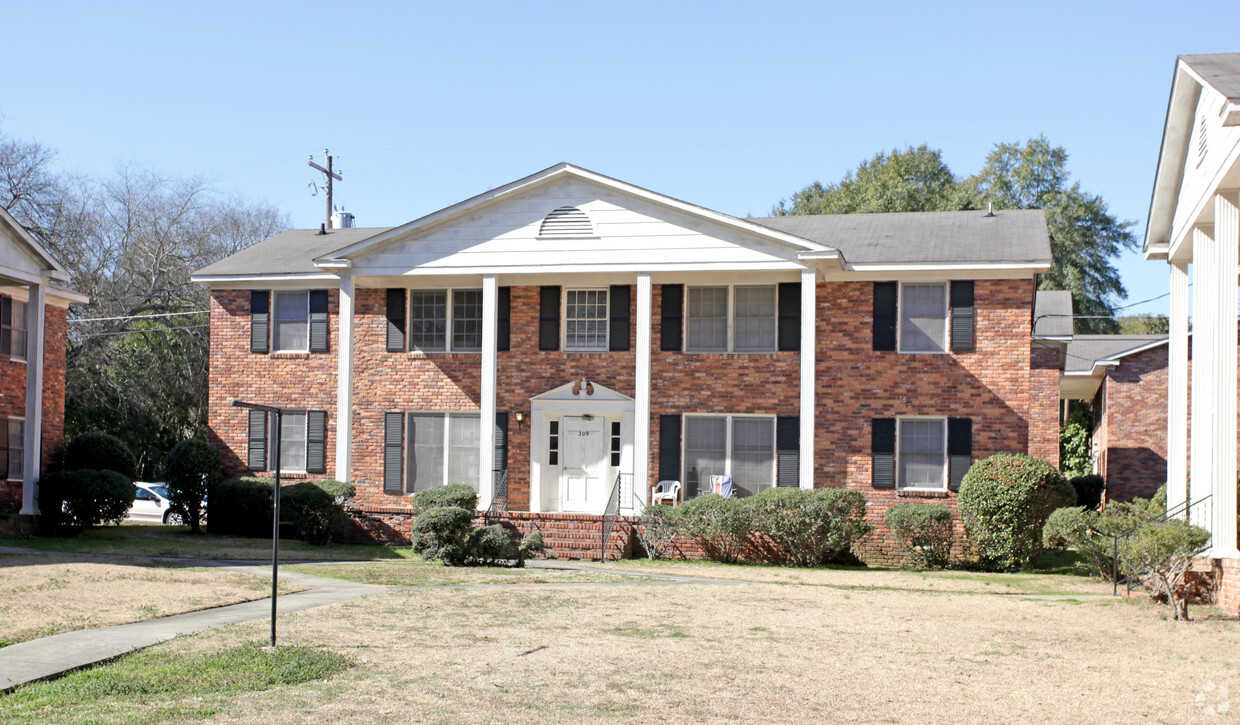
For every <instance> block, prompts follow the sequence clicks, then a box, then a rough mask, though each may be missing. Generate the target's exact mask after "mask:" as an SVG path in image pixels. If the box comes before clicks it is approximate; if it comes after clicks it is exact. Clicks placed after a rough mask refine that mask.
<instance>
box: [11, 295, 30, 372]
mask: <svg viewBox="0 0 1240 725" xmlns="http://www.w3.org/2000/svg"><path fill="white" fill-rule="evenodd" d="M26 311H27V306H26V303H25V302H22V301H20V300H13V325H12V333H11V334H12V337H11V338H10V340H11V344H12V348H11V349H12V355H13V359H14V360H25V359H26V340H27V338H28V337H29V330H27V329H26V328H27V326H28V325H27V323H26V321H27V317H26Z"/></svg>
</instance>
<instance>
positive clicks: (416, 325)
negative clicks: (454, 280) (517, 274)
mask: <svg viewBox="0 0 1240 725" xmlns="http://www.w3.org/2000/svg"><path fill="white" fill-rule="evenodd" d="M409 347H410V349H411V350H421V351H422V352H478V351H479V350H481V349H482V290H480V289H440V290H416V289H415V290H410V291H409Z"/></svg>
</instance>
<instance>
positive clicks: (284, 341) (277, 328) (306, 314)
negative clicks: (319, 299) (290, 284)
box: [271, 290, 310, 352]
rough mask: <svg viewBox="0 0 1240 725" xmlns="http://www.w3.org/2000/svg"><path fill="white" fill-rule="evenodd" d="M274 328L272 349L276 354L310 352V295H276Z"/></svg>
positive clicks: (302, 292)
mask: <svg viewBox="0 0 1240 725" xmlns="http://www.w3.org/2000/svg"><path fill="white" fill-rule="evenodd" d="M274 318H275V319H274V323H275V324H274V325H273V326H272V335H271V337H272V339H271V344H272V348H273V349H274V350H275V351H276V352H308V351H309V350H310V293H309V292H308V291H306V290H302V291H298V292H276V293H275V315H274Z"/></svg>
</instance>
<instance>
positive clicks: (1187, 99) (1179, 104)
mask: <svg viewBox="0 0 1240 725" xmlns="http://www.w3.org/2000/svg"><path fill="white" fill-rule="evenodd" d="M1205 86H1206V83H1205V81H1203V80H1202V79H1201V76H1199V75H1197V74H1196V73H1195V72H1193V70H1192V69H1191V68H1189V67H1188V64H1187V63H1185V62H1184V60H1183V59H1180V58H1177V59H1176V63H1175V71H1174V72H1173V73H1172V76H1171V91H1170V93H1169V94H1168V98H1167V115H1166V117H1165V119H1164V120H1163V133H1162V143H1160V144H1159V147H1158V163H1157V164H1156V165H1155V166H1154V188H1153V189H1151V191H1150V211H1149V215H1148V216H1147V217H1146V222H1145V241H1144V243H1143V244H1142V246H1141V251H1142V252H1143V253H1145V254H1147V255H1152V256H1149V257H1148V258H1150V259H1157V258H1158V257H1157V252H1156V251H1155V248H1156V247H1159V246H1162V245H1170V241H1171V240H1170V237H1171V235H1172V228H1171V225H1172V224H1173V222H1174V219H1175V209H1176V206H1178V205H1179V195H1180V184H1181V183H1182V182H1183V173H1184V162H1185V160H1186V159H1187V158H1188V142H1189V140H1190V138H1191V137H1192V126H1193V112H1194V110H1195V109H1196V107H1197V97H1198V95H1199V94H1200V92H1201V89H1202V88H1203V87H1205ZM1193 218H1196V217H1195V216H1194V217H1193Z"/></svg>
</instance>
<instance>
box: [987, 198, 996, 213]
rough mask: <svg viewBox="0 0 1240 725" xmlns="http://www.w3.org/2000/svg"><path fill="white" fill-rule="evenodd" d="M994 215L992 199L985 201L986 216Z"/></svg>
mask: <svg viewBox="0 0 1240 725" xmlns="http://www.w3.org/2000/svg"><path fill="white" fill-rule="evenodd" d="M994 215H995V203H994V202H993V201H988V202H986V216H994Z"/></svg>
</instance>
